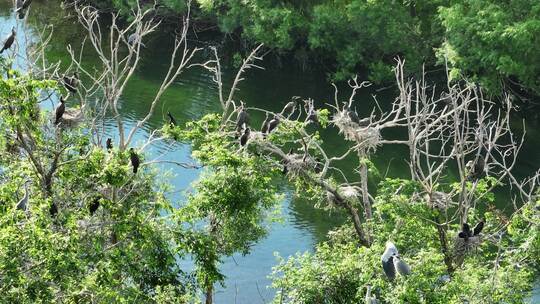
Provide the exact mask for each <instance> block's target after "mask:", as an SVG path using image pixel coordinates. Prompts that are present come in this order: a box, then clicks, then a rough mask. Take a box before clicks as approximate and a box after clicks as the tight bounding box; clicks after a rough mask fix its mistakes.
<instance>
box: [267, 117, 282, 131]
mask: <svg viewBox="0 0 540 304" xmlns="http://www.w3.org/2000/svg"><path fill="white" fill-rule="evenodd" d="M279 122H280V120H279V117H278V116H277V115H275V116H274V118H273V119H272V120H270V122H269V123H268V133H272V131H274V129H275V128H277V126H278V125H279Z"/></svg>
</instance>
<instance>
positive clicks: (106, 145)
mask: <svg viewBox="0 0 540 304" xmlns="http://www.w3.org/2000/svg"><path fill="white" fill-rule="evenodd" d="M105 147H106V148H107V151H109V152H110V151H111V150H112V149H113V145H112V138H110V137H109V138H107V141H106V142H105Z"/></svg>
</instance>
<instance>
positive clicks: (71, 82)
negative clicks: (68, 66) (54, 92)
mask: <svg viewBox="0 0 540 304" xmlns="http://www.w3.org/2000/svg"><path fill="white" fill-rule="evenodd" d="M62 80H63V82H64V87H66V89H67V90H68V91H70V92H71V93H73V94H76V93H77V87H78V86H79V73H78V72H77V71H75V73H73V76H67V75H64V77H63V78H62Z"/></svg>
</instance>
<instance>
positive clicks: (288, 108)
mask: <svg viewBox="0 0 540 304" xmlns="http://www.w3.org/2000/svg"><path fill="white" fill-rule="evenodd" d="M298 98H300V97H298V96H294V97H293V98H292V100H291V101H289V102H288V103H287V104H286V105H285V107H283V110H281V115H283V116H285V117H287V118H289V117H291V115H293V114H294V110H295V109H296V104H297V102H296V100H297V99H298Z"/></svg>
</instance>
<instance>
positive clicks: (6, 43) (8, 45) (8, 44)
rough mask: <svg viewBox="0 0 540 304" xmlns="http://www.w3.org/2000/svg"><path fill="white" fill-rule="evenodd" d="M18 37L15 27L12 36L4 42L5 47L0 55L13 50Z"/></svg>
mask: <svg viewBox="0 0 540 304" xmlns="http://www.w3.org/2000/svg"><path fill="white" fill-rule="evenodd" d="M16 35H17V32H15V27H12V28H11V34H10V35H9V36H8V37H7V38H6V40H4V46H3V47H2V49H1V50H0V54H2V53H3V52H4V51H5V50H7V49H9V48H11V46H12V45H13V42H15V36H16Z"/></svg>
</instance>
